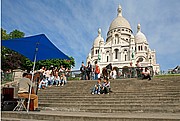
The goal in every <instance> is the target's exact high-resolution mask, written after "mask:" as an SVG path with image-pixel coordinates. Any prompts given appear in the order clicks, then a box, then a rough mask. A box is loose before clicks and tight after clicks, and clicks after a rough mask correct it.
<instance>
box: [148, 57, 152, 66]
mask: <svg viewBox="0 0 180 121" xmlns="http://www.w3.org/2000/svg"><path fill="white" fill-rule="evenodd" d="M151 59H152V58H151V55H150V57H149V60H150V66H151Z"/></svg>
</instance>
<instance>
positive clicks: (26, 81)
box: [18, 66, 68, 111]
mask: <svg viewBox="0 0 180 121" xmlns="http://www.w3.org/2000/svg"><path fill="white" fill-rule="evenodd" d="M38 72H41V74H42V76H43V78H42V80H40V82H39V86H38V90H40V89H42V88H43V89H45V88H46V87H48V86H49V87H51V86H52V85H56V86H63V85H65V84H66V83H67V79H66V75H65V72H68V71H67V69H65V68H63V66H61V68H60V69H59V70H58V69H57V68H53V67H51V68H50V69H48V70H46V68H45V67H42V68H41V69H40V70H38ZM29 75H32V74H30V73H26V72H25V73H23V75H22V76H23V77H22V78H21V79H20V80H19V90H18V97H21V98H29V95H30V99H33V102H34V111H40V110H39V108H38V96H37V95H36V94H35V93H31V94H30V89H31V88H30V87H31V86H32V87H35V86H36V82H35V81H34V80H33V81H32V82H31V78H32V77H29ZM59 75H60V76H59Z"/></svg>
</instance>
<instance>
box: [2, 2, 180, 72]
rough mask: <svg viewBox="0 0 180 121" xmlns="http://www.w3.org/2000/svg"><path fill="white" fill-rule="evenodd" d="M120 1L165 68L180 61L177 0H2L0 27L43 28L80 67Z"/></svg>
mask: <svg viewBox="0 0 180 121" xmlns="http://www.w3.org/2000/svg"><path fill="white" fill-rule="evenodd" d="M119 4H120V5H121V6H122V14H123V17H124V18H126V19H127V20H128V21H129V23H130V25H131V28H132V30H133V33H134V35H135V34H136V32H137V29H136V28H137V24H138V23H140V24H141V31H142V32H143V33H144V34H145V35H146V38H147V40H148V42H149V45H150V48H151V49H152V50H154V49H155V50H156V56H157V63H159V64H160V67H161V70H167V69H169V68H174V67H175V66H176V65H180V7H179V6H180V1H179V0H1V7H2V8H1V27H2V28H3V29H5V30H7V33H9V32H11V31H13V30H14V29H18V30H20V31H22V32H24V33H25V36H31V35H36V34H45V35H46V36H47V37H48V38H49V39H50V40H51V41H52V42H53V43H54V44H55V45H56V46H57V47H58V48H59V49H60V50H61V51H63V52H64V53H65V54H67V55H69V56H73V57H74V58H75V61H76V66H75V69H79V67H80V66H81V62H82V61H84V62H85V61H86V57H87V55H88V53H89V52H90V49H91V47H92V44H93V42H94V39H95V38H96V37H97V35H98V33H97V31H98V28H101V29H102V36H103V38H104V40H106V35H107V32H108V29H109V26H110V24H111V22H112V21H113V19H115V18H116V17H117V8H118V5H119Z"/></svg>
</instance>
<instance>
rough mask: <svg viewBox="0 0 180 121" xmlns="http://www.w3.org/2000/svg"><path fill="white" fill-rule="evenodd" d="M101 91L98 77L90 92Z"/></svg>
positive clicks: (98, 92)
mask: <svg viewBox="0 0 180 121" xmlns="http://www.w3.org/2000/svg"><path fill="white" fill-rule="evenodd" d="M100 91H101V78H98V80H97V84H95V85H94V87H93V89H92V92H91V94H92V95H93V94H98V95H99V94H100Z"/></svg>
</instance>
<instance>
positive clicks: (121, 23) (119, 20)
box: [109, 5, 131, 31]
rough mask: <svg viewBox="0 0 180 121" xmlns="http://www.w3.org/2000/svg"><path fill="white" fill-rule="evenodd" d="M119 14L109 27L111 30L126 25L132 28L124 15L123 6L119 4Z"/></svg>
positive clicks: (125, 26)
mask: <svg viewBox="0 0 180 121" xmlns="http://www.w3.org/2000/svg"><path fill="white" fill-rule="evenodd" d="M117 11H118V16H117V18H115V19H114V20H113V21H112V23H111V25H110V27H109V31H110V30H112V29H115V28H119V27H124V28H128V29H131V26H130V24H129V22H128V21H127V20H126V19H125V18H124V17H123V16H122V8H121V6H120V5H119V7H118V10H117Z"/></svg>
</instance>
